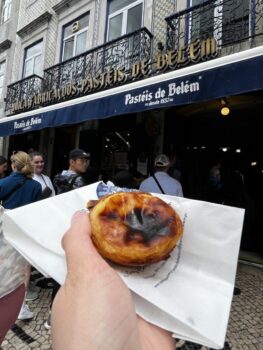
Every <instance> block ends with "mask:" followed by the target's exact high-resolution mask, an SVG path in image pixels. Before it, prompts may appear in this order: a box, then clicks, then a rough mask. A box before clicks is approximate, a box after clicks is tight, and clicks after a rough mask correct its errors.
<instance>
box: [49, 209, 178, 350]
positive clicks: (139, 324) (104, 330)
mask: <svg viewBox="0 0 263 350" xmlns="http://www.w3.org/2000/svg"><path fill="white" fill-rule="evenodd" d="M90 230H91V229H90V223H89V219H88V215H87V214H86V213H84V212H77V213H75V215H74V216H73V218H72V221H71V227H70V229H69V230H68V231H67V232H66V234H65V235H64V237H63V240H62V246H63V248H64V250H65V253H66V259H67V267H68V274H67V278H66V281H65V284H64V285H63V286H62V287H61V288H60V290H59V292H58V294H57V296H56V298H55V300H54V303H53V308H52V321H51V323H52V328H51V329H52V339H53V349H54V350H60V349H61V350H70V349H72V350H76V349H78V350H82V349H88V350H98V349H100V350H104V349H105V350H106V349H107V350H109V349H111V350H123V349H125V350H155V349H156V350H160V349H162V350H174V349H175V345H174V340H173V339H172V337H171V334H170V333H169V332H167V331H165V330H162V329H160V328H159V327H156V326H154V325H152V324H150V323H148V322H146V321H144V320H143V319H142V318H139V317H137V316H136V313H135V309H134V304H133V300H132V296H131V293H130V291H129V289H128V288H127V287H126V285H125V284H124V282H123V281H122V280H121V278H120V277H119V276H118V274H117V273H116V272H115V271H114V270H113V269H112V268H111V267H110V266H109V265H108V264H107V262H106V261H104V260H103V259H102V258H101V256H100V255H99V253H98V252H97V250H96V248H95V247H94V246H93V244H92V241H91V239H90Z"/></svg>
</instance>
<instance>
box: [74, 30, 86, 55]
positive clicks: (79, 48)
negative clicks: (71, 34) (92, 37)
mask: <svg viewBox="0 0 263 350" xmlns="http://www.w3.org/2000/svg"><path fill="white" fill-rule="evenodd" d="M86 50H87V32H86V31H85V32H83V33H81V34H79V35H78V36H77V43H76V52H75V56H76V55H79V54H81V53H82V52H85V51H86Z"/></svg>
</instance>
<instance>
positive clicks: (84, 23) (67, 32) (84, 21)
mask: <svg viewBox="0 0 263 350" xmlns="http://www.w3.org/2000/svg"><path fill="white" fill-rule="evenodd" d="M75 22H79V29H78V30H81V29H84V28H87V27H88V25H89V14H87V15H85V16H84V17H81V18H79V19H76V20H75V21H73V22H71V23H70V24H67V25H66V26H65V27H64V33H63V38H64V39H66V38H67V37H69V36H71V35H72V34H74V33H73V32H72V24H73V23H75Z"/></svg>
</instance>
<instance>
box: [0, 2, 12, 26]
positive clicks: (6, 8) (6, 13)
mask: <svg viewBox="0 0 263 350" xmlns="http://www.w3.org/2000/svg"><path fill="white" fill-rule="evenodd" d="M11 7H12V0H3V4H2V9H1V23H5V22H6V21H8V20H9V18H10V17H11Z"/></svg>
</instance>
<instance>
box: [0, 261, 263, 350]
mask: <svg viewBox="0 0 263 350" xmlns="http://www.w3.org/2000/svg"><path fill="white" fill-rule="evenodd" d="M236 286H237V287H238V288H240V289H241V294H240V295H236V296H234V297H233V301H232V307H231V312H230V319H229V325H228V330H227V335H226V344H225V347H224V349H223V350H263V336H262V334H263V322H262V320H263V298H262V292H263V288H262V286H263V269H260V268H256V267H252V266H247V265H244V264H239V266H238V270H237V276H236ZM50 295H51V290H50V289H42V290H41V292H40V293H39V298H38V299H37V300H35V301H32V302H28V305H29V307H30V308H31V309H32V311H33V312H34V314H35V316H34V319H33V320H32V321H30V322H23V321H17V323H16V325H17V326H18V327H20V329H22V331H23V332H24V334H23V335H17V334H16V333H15V332H14V331H12V330H11V331H9V332H8V334H7V336H6V339H5V341H4V342H3V344H2V350H30V349H40V350H47V349H51V332H50V330H45V328H44V322H45V321H46V319H47V316H48V310H49V304H50ZM30 341H31V342H30ZM176 345H177V350H208V348H207V347H205V346H201V345H198V344H193V343H190V342H185V341H183V340H179V339H177V340H176Z"/></svg>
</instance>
